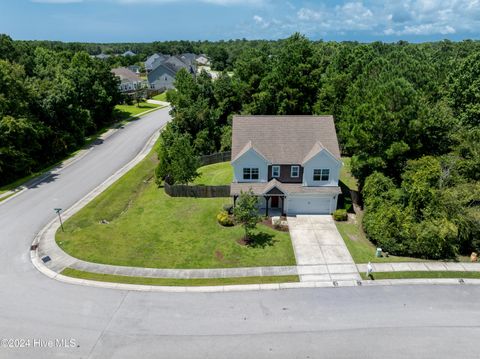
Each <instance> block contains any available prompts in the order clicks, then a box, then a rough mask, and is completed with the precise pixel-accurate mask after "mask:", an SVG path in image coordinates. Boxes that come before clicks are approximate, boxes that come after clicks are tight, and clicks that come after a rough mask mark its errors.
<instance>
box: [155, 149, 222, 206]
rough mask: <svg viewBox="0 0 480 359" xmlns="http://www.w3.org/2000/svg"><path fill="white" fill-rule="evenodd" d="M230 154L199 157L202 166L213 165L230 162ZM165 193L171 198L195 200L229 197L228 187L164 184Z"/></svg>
mask: <svg viewBox="0 0 480 359" xmlns="http://www.w3.org/2000/svg"><path fill="white" fill-rule="evenodd" d="M230 157H231V152H230V151H226V152H219V153H212V154H211V155H205V156H201V157H200V164H201V165H202V166H206V165H211V164H214V163H219V162H225V161H230ZM164 188H165V193H166V194H168V195H169V196H171V197H197V198H213V197H230V186H229V185H225V186H203V185H202V186H189V185H184V184H173V185H170V184H168V183H167V182H165V183H164Z"/></svg>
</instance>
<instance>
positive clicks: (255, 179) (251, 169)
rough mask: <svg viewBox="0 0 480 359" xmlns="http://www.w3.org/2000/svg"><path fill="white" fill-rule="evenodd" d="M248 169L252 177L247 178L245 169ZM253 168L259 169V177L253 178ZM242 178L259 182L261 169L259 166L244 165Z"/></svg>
mask: <svg viewBox="0 0 480 359" xmlns="http://www.w3.org/2000/svg"><path fill="white" fill-rule="evenodd" d="M246 169H248V170H249V172H250V178H245V170H246ZM253 170H257V171H256V172H257V176H258V178H252V177H253ZM242 178H243V181H249V182H258V181H259V180H260V169H259V168H258V167H243V170H242Z"/></svg>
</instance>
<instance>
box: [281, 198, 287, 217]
mask: <svg viewBox="0 0 480 359" xmlns="http://www.w3.org/2000/svg"><path fill="white" fill-rule="evenodd" d="M281 198H282V216H285V211H284V208H285V198H286V196H281Z"/></svg>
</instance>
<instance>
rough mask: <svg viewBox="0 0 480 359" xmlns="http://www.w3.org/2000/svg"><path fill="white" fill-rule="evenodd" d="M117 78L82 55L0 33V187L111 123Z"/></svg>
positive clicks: (117, 96)
mask: <svg viewBox="0 0 480 359" xmlns="http://www.w3.org/2000/svg"><path fill="white" fill-rule="evenodd" d="M119 101H120V94H119V92H118V80H117V79H116V78H115V76H114V75H113V74H112V73H111V72H110V68H109V67H108V65H107V64H105V63H103V62H101V61H99V60H96V59H92V58H91V57H90V55H89V54H88V53H86V52H83V51H80V52H72V51H67V50H65V51H61V52H57V51H53V50H49V49H46V48H44V47H33V46H30V45H29V44H28V43H26V42H13V41H12V40H11V39H10V38H9V37H8V36H6V35H0V185H3V184H7V183H9V182H12V181H14V180H16V179H18V178H21V177H23V176H26V175H29V174H31V173H34V172H36V171H38V170H40V169H42V168H44V167H45V166H47V165H49V164H53V163H55V162H56V161H58V160H60V159H62V158H64V157H65V155H67V154H68V153H71V152H72V151H74V150H76V149H78V148H79V147H80V146H82V145H83V144H84V143H85V138H86V136H88V135H90V134H92V133H94V132H95V131H97V130H98V129H99V128H102V127H104V126H105V125H107V124H109V123H111V122H112V121H113V109H114V107H115V105H116V104H117V103H119Z"/></svg>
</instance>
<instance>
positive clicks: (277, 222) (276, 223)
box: [272, 219, 282, 229]
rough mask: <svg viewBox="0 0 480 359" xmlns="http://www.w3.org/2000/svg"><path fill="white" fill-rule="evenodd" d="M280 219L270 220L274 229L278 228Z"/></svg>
mask: <svg viewBox="0 0 480 359" xmlns="http://www.w3.org/2000/svg"><path fill="white" fill-rule="evenodd" d="M281 223H282V221H281V220H280V219H276V220H274V221H272V226H273V228H275V229H280V227H281Z"/></svg>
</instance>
